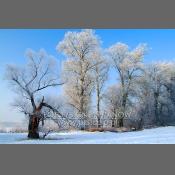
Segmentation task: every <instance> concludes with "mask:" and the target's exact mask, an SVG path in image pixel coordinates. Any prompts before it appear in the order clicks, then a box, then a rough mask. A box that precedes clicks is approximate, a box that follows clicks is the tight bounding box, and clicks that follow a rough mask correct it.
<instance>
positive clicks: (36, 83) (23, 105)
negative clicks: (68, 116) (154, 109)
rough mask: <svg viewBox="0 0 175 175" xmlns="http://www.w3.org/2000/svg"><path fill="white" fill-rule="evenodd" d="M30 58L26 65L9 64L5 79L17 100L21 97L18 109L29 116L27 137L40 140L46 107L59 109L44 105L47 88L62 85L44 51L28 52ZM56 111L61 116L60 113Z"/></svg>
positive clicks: (17, 103)
mask: <svg viewBox="0 0 175 175" xmlns="http://www.w3.org/2000/svg"><path fill="white" fill-rule="evenodd" d="M27 58H28V62H27V64H26V65H24V66H21V67H18V66H15V65H7V70H6V79H7V80H8V81H9V82H10V85H11V86H12V88H13V90H14V91H15V92H16V93H17V95H18V98H21V99H18V101H17V102H16V103H15V106H16V107H18V108H19V109H20V110H21V112H24V113H25V114H26V115H28V117H29V125H28V137H29V138H39V131H38V127H39V124H40V122H41V121H43V119H44V118H43V114H42V109H43V107H47V108H49V109H52V110H53V111H54V110H56V109H53V108H52V106H50V105H49V104H47V103H46V102H45V100H44V96H45V95H44V94H45V92H46V90H47V89H48V88H51V87H58V86H60V85H62V84H63V83H62V82H60V78H59V72H58V68H57V66H56V60H55V59H54V58H53V57H52V56H50V55H48V54H47V53H46V52H45V51H44V50H40V51H39V52H35V51H33V50H28V51H27ZM55 112H57V113H59V111H57V110H56V111H55ZM59 115H60V116H61V113H59Z"/></svg>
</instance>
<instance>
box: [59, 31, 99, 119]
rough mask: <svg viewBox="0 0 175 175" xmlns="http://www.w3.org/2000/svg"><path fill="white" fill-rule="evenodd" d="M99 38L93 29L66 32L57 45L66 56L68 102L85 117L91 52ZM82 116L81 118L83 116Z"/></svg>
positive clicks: (88, 98)
mask: <svg viewBox="0 0 175 175" xmlns="http://www.w3.org/2000/svg"><path fill="white" fill-rule="evenodd" d="M99 43H100V41H99V38H98V37H97V36H96V35H95V33H94V31H93V30H82V31H80V32H68V33H66V34H65V36H64V39H63V40H62V41H61V42H59V44H58V45H57V50H58V51H61V52H62V53H64V54H65V56H66V61H65V62H64V66H63V67H64V78H65V79H66V80H67V83H66V84H65V85H64V90H65V94H66V95H67V97H68V102H69V104H70V105H71V106H72V107H73V108H74V109H75V110H76V111H77V113H78V114H79V115H80V116H81V117H83V116H84V117H85V116H86V117H87V115H88V112H89V107H90V101H91V93H92V90H93V81H94V79H93V75H92V69H93V68H94V66H95V63H94V61H93V54H94V52H95V51H96V49H97V48H98V47H99ZM84 117H83V118H84ZM86 117H85V118H86Z"/></svg>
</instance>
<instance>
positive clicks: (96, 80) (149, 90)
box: [6, 29, 175, 138]
mask: <svg viewBox="0 0 175 175" xmlns="http://www.w3.org/2000/svg"><path fill="white" fill-rule="evenodd" d="M101 42H102V40H101V39H100V38H99V36H97V35H96V34H95V31H93V30H90V29H88V30H82V31H80V32H71V31H70V32H67V33H66V34H65V36H64V38H63V40H62V41H60V42H59V43H58V45H57V47H56V49H57V51H58V52H60V53H63V54H64V55H65V59H64V61H63V62H62V64H61V66H60V65H58V60H57V59H55V58H54V57H53V56H51V55H49V54H48V53H46V51H44V50H40V51H38V52H36V51H33V50H28V51H27V54H26V56H27V58H28V60H27V63H26V65H24V66H19V65H10V64H9V65H7V68H6V79H7V80H8V81H9V84H10V86H11V87H12V90H13V91H15V93H16V94H17V98H16V99H15V100H14V104H13V105H14V106H15V107H16V108H18V109H19V110H20V111H21V112H22V113H24V114H25V116H27V118H28V121H29V123H28V137H29V138H39V131H40V126H44V125H45V121H47V120H52V121H54V122H55V123H56V124H58V126H59V127H60V128H61V127H65V128H66V127H70V126H71V127H74V128H79V127H80V123H81V122H80V121H82V120H83V121H88V123H90V124H89V125H88V126H86V125H81V129H82V127H84V128H83V129H86V127H90V126H91V127H97V128H101V127H111V128H116V127H119V128H120V127H133V126H135V127H136V125H137V128H138V129H139V128H141V127H143V126H148V125H151V126H155V125H156V126H160V125H172V124H174V123H175V63H174V62H173V61H172V62H157V63H151V64H144V62H143V60H144V56H145V55H146V54H149V49H148V47H147V45H146V44H139V45H138V46H137V47H136V48H134V49H130V47H129V46H128V45H127V44H125V43H119V42H118V43H116V44H114V45H112V46H110V47H109V48H106V49H102V47H101ZM111 70H113V74H111V73H110V71H111ZM111 75H112V76H114V77H115V79H116V83H115V84H113V85H109V83H108V82H109V81H110V76H111ZM60 87H61V92H62V93H61V95H56V94H54V95H49V92H50V90H49V89H50V88H60ZM51 90H52V89H51ZM52 94H53V93H52ZM68 113H69V114H73V115H67V114H68ZM104 114H108V115H104ZM128 114H130V115H129V117H128ZM106 120H108V121H111V123H110V124H109V123H108V124H106V125H105V124H104V123H103V121H106ZM94 121H95V122H94ZM128 121H129V122H128Z"/></svg>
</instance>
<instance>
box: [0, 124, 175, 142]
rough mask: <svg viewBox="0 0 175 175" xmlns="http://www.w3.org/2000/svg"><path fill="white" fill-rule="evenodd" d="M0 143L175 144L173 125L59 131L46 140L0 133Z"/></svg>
mask: <svg viewBox="0 0 175 175" xmlns="http://www.w3.org/2000/svg"><path fill="white" fill-rule="evenodd" d="M0 144H175V127H160V128H154V129H145V130H143V131H136V132H125V133H112V132H104V133H103V132H83V131H72V132H62V133H61V132H60V133H52V134H50V135H49V136H48V137H47V138H46V140H28V139H27V134H18V133H0Z"/></svg>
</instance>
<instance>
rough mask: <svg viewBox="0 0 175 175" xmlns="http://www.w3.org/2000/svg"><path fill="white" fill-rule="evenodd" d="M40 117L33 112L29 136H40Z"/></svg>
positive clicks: (32, 137)
mask: <svg viewBox="0 0 175 175" xmlns="http://www.w3.org/2000/svg"><path fill="white" fill-rule="evenodd" d="M38 127H39V118H38V115H37V114H33V115H31V116H30V118H29V126H28V138H31V139H38V138H39V129H38Z"/></svg>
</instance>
